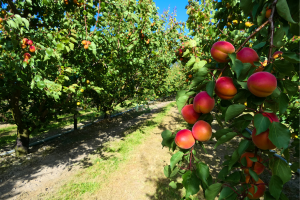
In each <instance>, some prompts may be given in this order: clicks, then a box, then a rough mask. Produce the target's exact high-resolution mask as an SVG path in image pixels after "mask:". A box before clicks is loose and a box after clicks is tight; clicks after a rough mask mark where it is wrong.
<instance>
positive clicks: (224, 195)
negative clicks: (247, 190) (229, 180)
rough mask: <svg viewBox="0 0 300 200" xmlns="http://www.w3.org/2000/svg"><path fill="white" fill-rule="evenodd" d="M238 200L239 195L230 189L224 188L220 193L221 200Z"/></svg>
mask: <svg viewBox="0 0 300 200" xmlns="http://www.w3.org/2000/svg"><path fill="white" fill-rule="evenodd" d="M225 199H226V200H231V199H232V200H234V199H237V194H236V193H235V192H234V191H233V190H232V189H231V188H229V187H224V188H223V189H222V191H221V193H220V196H219V200H225Z"/></svg>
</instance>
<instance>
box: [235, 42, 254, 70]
mask: <svg viewBox="0 0 300 200" xmlns="http://www.w3.org/2000/svg"><path fill="white" fill-rule="evenodd" d="M236 58H237V59H239V60H240V61H241V62H242V63H251V65H252V67H256V66H255V65H254V62H258V61H259V57H258V55H257V53H256V51H254V50H253V49H251V48H249V47H244V48H242V50H240V51H239V52H238V53H237V54H236Z"/></svg>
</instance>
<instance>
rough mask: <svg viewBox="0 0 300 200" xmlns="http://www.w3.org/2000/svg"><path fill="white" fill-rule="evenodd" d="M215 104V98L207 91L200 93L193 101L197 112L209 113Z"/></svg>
mask: <svg viewBox="0 0 300 200" xmlns="http://www.w3.org/2000/svg"><path fill="white" fill-rule="evenodd" d="M214 106H215V99H214V98H211V97H210V96H209V95H208V94H207V92H206V91H202V92H200V93H198V94H197V95H196V96H195V98H194V102H193V107H194V110H195V111H196V112H197V113H203V114H206V113H209V112H210V111H212V109H213V108H214Z"/></svg>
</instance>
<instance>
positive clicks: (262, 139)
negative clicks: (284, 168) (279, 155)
mask: <svg viewBox="0 0 300 200" xmlns="http://www.w3.org/2000/svg"><path fill="white" fill-rule="evenodd" d="M252 141H253V143H254V145H255V146H257V147H258V148H260V149H262V150H268V149H275V147H276V146H275V145H274V144H273V143H272V142H271V140H270V139H269V129H268V130H266V131H264V132H262V133H260V134H259V135H256V128H254V129H253V131H252Z"/></svg>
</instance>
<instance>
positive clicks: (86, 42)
mask: <svg viewBox="0 0 300 200" xmlns="http://www.w3.org/2000/svg"><path fill="white" fill-rule="evenodd" d="M81 44H83V45H84V46H83V48H84V49H88V48H89V45H90V44H91V42H90V41H87V40H82V42H81Z"/></svg>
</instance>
